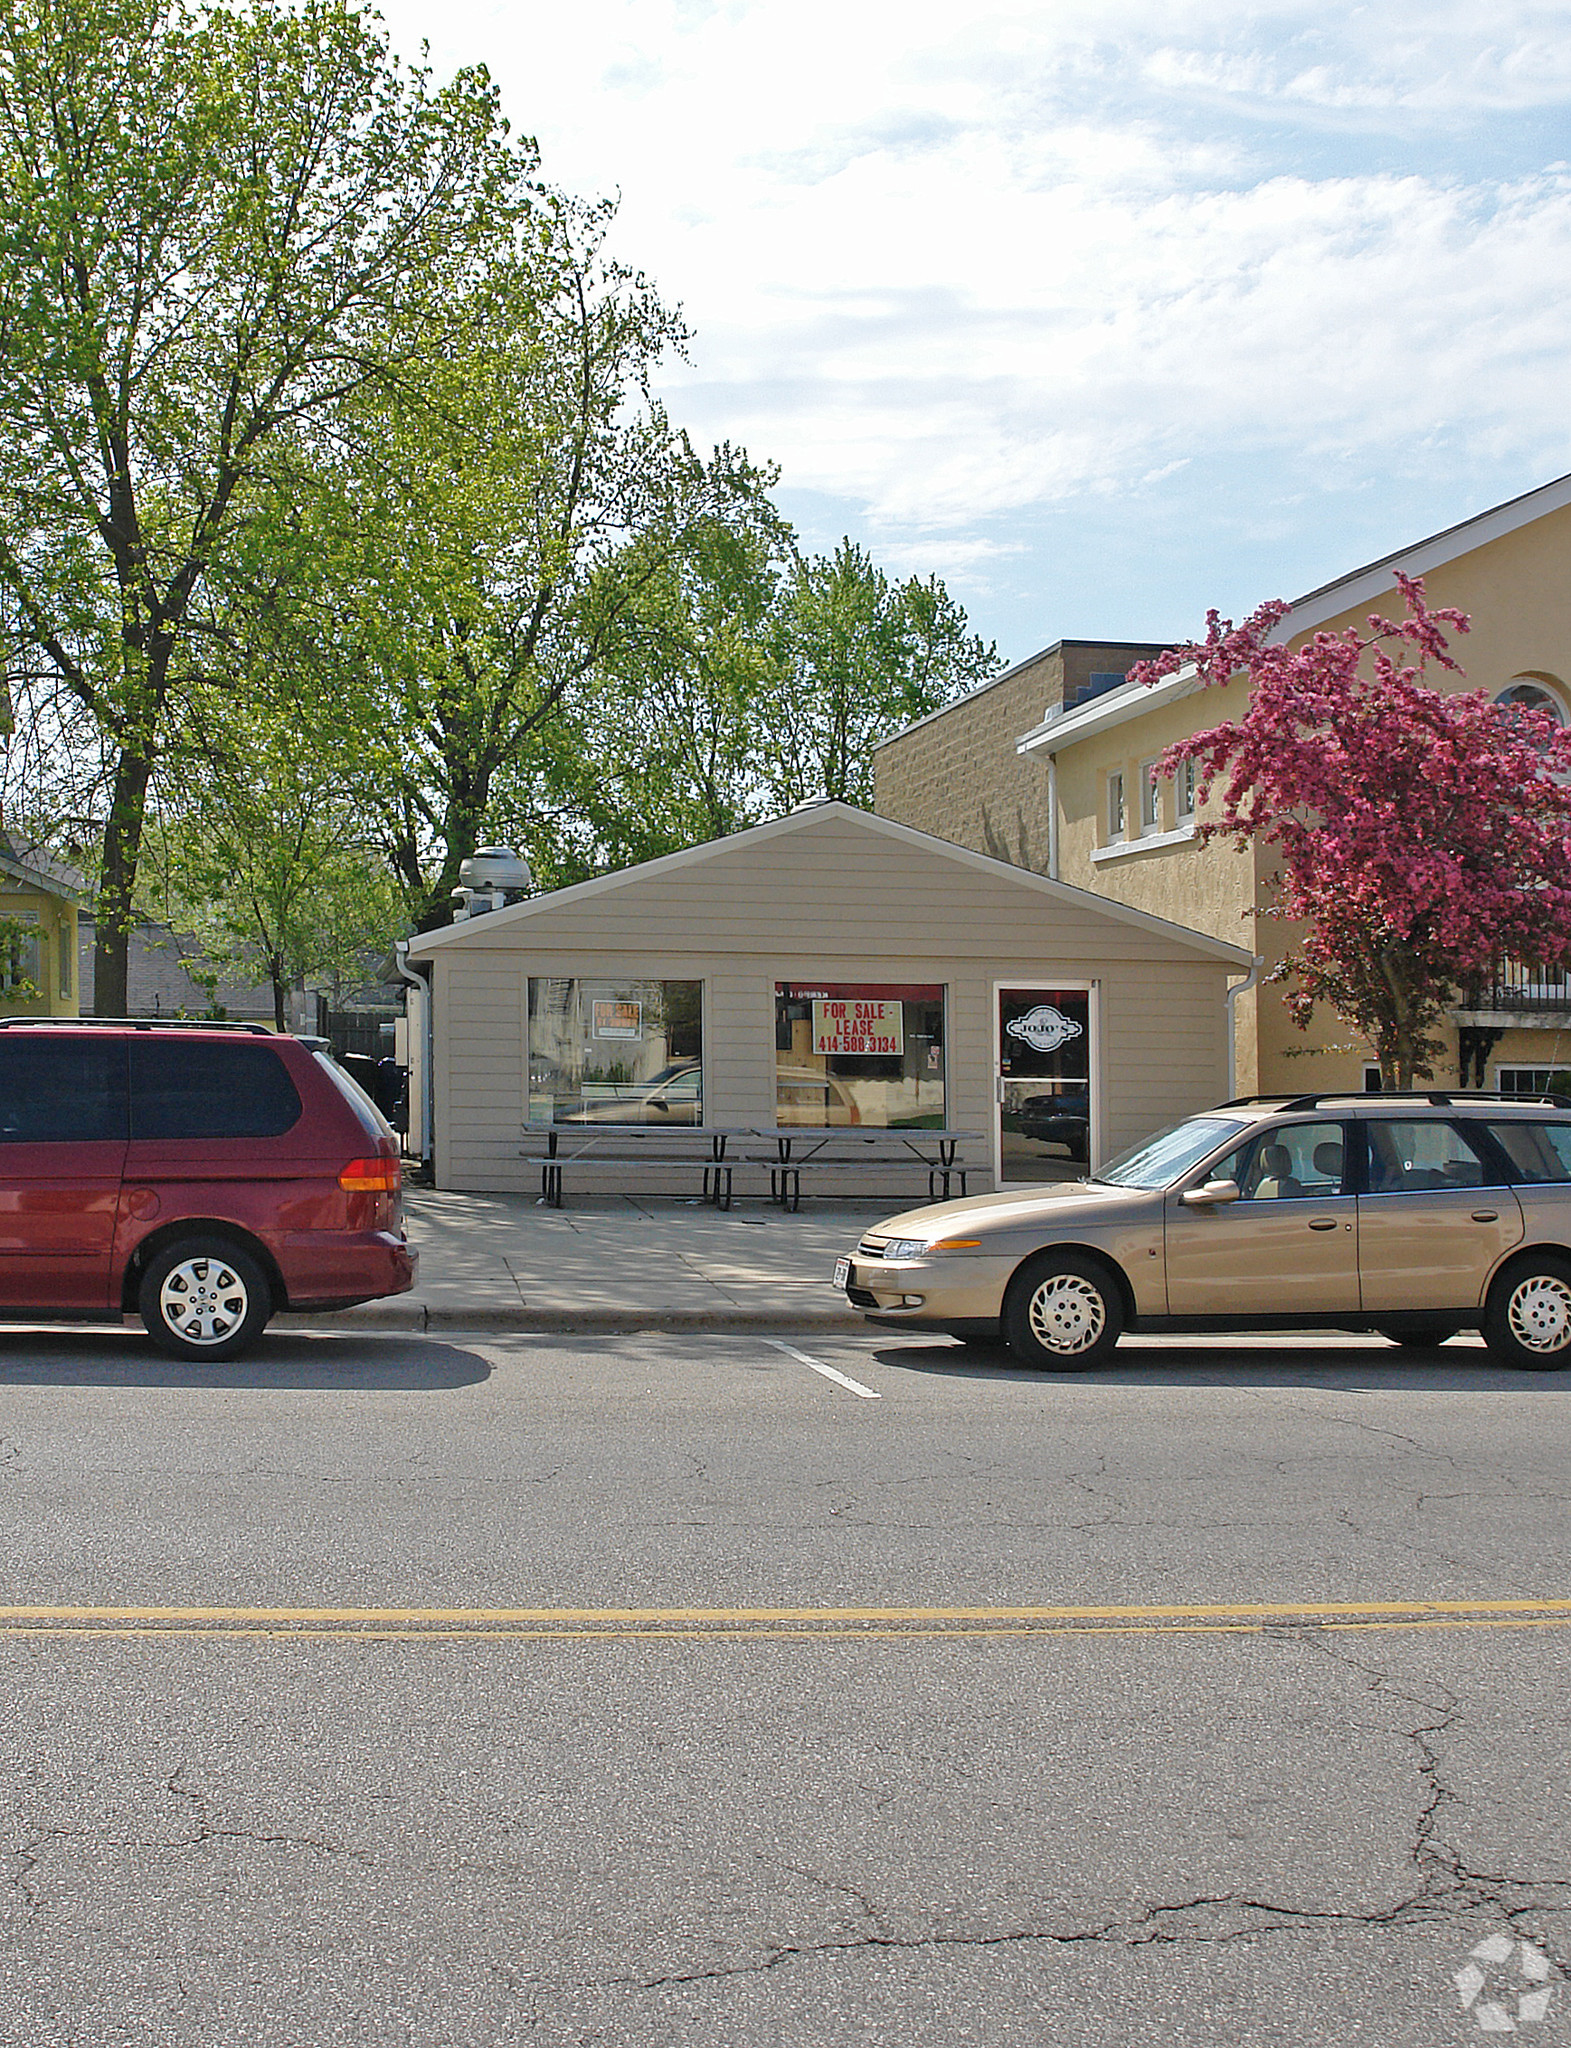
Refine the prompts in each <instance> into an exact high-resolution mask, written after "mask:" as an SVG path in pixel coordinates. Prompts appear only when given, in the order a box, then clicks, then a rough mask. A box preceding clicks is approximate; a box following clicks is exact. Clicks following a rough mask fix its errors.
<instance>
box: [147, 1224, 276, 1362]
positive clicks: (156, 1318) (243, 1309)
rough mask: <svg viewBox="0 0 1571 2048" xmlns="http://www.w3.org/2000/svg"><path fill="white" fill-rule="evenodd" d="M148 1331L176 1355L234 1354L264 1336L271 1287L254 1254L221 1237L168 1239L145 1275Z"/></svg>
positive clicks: (216, 1357)
mask: <svg viewBox="0 0 1571 2048" xmlns="http://www.w3.org/2000/svg"><path fill="white" fill-rule="evenodd" d="M138 1306H139V1308H140V1309H141V1312H142V1321H143V1322H144V1323H145V1324H146V1325H147V1330H148V1334H149V1335H150V1336H151V1337H152V1338H153V1339H154V1341H155V1342H156V1343H157V1344H158V1345H159V1346H160V1347H161V1348H162V1349H163V1350H165V1351H169V1352H172V1353H173V1354H174V1356H175V1357H177V1358H204V1359H218V1358H233V1357H234V1356H235V1354H236V1353H237V1352H239V1351H242V1350H244V1349H245V1348H246V1347H247V1345H249V1344H251V1343H252V1342H254V1340H255V1339H256V1338H257V1337H259V1336H260V1335H261V1333H262V1330H263V1329H264V1328H265V1326H266V1324H267V1320H268V1317H269V1316H270V1315H271V1314H272V1306H273V1303H272V1290H271V1289H270V1288H269V1286H268V1283H267V1277H266V1275H265V1274H264V1273H263V1272H262V1270H261V1268H260V1266H258V1264H257V1262H256V1261H255V1259H253V1258H252V1257H250V1255H249V1254H248V1253H246V1252H244V1251H242V1250H241V1249H240V1247H239V1246H238V1245H233V1244H227V1243H225V1242H223V1241H222V1240H219V1239H212V1238H208V1239H191V1238H187V1239H185V1240H184V1241H182V1242H178V1243H175V1244H172V1245H168V1246H166V1247H165V1249H164V1250H163V1251H162V1252H160V1253H159V1254H158V1255H157V1256H156V1257H155V1258H153V1259H152V1260H151V1261H150V1262H149V1264H148V1268H147V1271H146V1272H145V1273H144V1274H143V1276H142V1285H141V1289H140V1292H139V1298H138Z"/></svg>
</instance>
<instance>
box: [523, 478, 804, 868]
mask: <svg viewBox="0 0 1571 2048" xmlns="http://www.w3.org/2000/svg"><path fill="white" fill-rule="evenodd" d="M790 553H791V537H790V533H789V530H788V529H787V528H786V526H785V524H784V522H783V521H782V520H781V519H780V518H779V516H778V514H776V513H775V511H774V510H773V508H772V507H771V506H770V505H769V503H768V501H767V499H764V498H762V497H759V498H757V499H755V500H754V501H752V502H751V503H750V504H749V505H747V506H745V507H737V508H735V509H734V510H733V514H732V516H730V517H728V518H724V519H722V518H718V517H717V518H710V519H706V520H702V521H700V522H698V524H697V525H696V526H695V527H694V528H693V530H692V532H691V533H690V534H689V535H688V537H687V540H686V542H685V544H684V545H683V546H682V547H681V548H680V549H678V550H677V551H675V552H674V553H673V554H672V555H671V556H670V558H669V559H668V560H667V561H666V562H665V563H664V564H663V565H662V567H661V570H660V572H659V573H658V574H657V575H656V576H654V577H652V578H651V579H650V581H649V583H648V584H647V585H646V586H645V588H644V589H643V591H642V592H641V593H640V596H639V600H638V602H637V604H636V605H634V606H633V607H631V608H630V609H629V611H628V612H627V613H626V614H625V615H624V617H623V619H622V621H621V623H620V625H619V627H618V630H617V631H616V633H615V634H614V635H613V636H612V637H611V638H610V640H609V642H608V644H607V646H606V647H605V649H604V651H603V654H602V657H601V661H600V663H599V666H598V668H597V670H596V674H595V677H594V684H593V688H592V689H591V690H590V691H589V692H587V693H585V694H584V695H583V696H582V697H581V698H580V699H579V700H578V701H577V702H575V704H574V706H573V707H572V714H573V716H572V726H571V731H570V732H568V733H567V734H565V735H564V739H563V743H561V744H559V745H558V746H557V747H556V748H555V749H554V750H553V752H552V756H551V758H549V759H548V760H544V761H541V762H539V763H538V764H537V766H536V768H535V775H536V779H537V787H538V788H539V789H540V790H541V791H542V792H545V793H547V794H548V801H547V803H546V804H545V805H543V806H542V809H544V810H545V811H546V813H547V816H546V819H545V820H543V822H545V823H546V824H547V825H548V827H549V824H550V823H551V822H553V821H554V822H555V824H556V827H557V830H556V833H555V834H554V835H553V834H551V833H550V832H549V830H548V832H547V835H546V837H547V843H546V845H545V846H544V847H543V848H542V852H543V854H544V858H545V861H546V864H547V866H548V867H549V868H550V869H551V871H552V874H553V879H579V878H581V876H582V875H584V874H586V873H592V872H598V871H600V870H603V869H606V868H614V867H625V866H629V865H631V864H632V863H634V862H636V861H641V860H652V859H654V858H655V857H656V856H658V855H660V854H664V853H672V852H675V851H677V850H678V849H679V848H681V847H684V846H692V845H695V844H697V843H698V842H700V841H702V840H706V839H717V838H720V837H722V836H723V835H724V834H725V833H727V832H736V831H739V830H741V829H742V828H743V827H744V826H746V825H751V824H756V823H757V822H758V821H759V820H760V819H761V818H763V817H765V816H767V815H768V812H769V795H768V791H767V788H766V786H765V782H764V775H763V744H762V741H763V731H764V717H763V712H762V706H763V704H764V702H765V701H766V700H767V699H768V698H769V697H770V695H771V694H772V691H773V689H774V685H775V683H776V681H777V663H776V656H775V653H774V650H773V645H772V625H773V616H774V607H775V604H776V601H777V596H778V589H779V583H780V577H781V573H782V570H783V568H784V566H785V565H786V564H787V563H788V562H789V559H790ZM551 798H554V799H555V802H554V804H553V803H551V802H550V801H549V799H551Z"/></svg>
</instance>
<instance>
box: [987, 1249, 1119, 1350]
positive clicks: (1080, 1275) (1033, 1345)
mask: <svg viewBox="0 0 1571 2048" xmlns="http://www.w3.org/2000/svg"><path fill="white" fill-rule="evenodd" d="M1123 1326H1124V1316H1123V1304H1122V1301H1121V1299H1120V1297H1119V1292H1118V1288H1117V1285H1116V1283H1115V1282H1114V1280H1113V1279H1112V1277H1111V1275H1110V1274H1108V1273H1106V1272H1105V1271H1104V1270H1103V1269H1102V1268H1101V1267H1100V1266H1099V1265H1098V1264H1097V1263H1096V1262H1095V1261H1094V1260H1091V1259H1087V1258H1081V1257H1079V1256H1076V1255H1074V1254H1071V1253H1068V1252H1066V1253H1063V1254H1062V1255H1058V1256H1055V1255H1054V1254H1052V1253H1050V1252H1047V1253H1043V1254H1042V1255H1041V1257H1040V1258H1037V1259H1033V1260H1032V1261H1031V1262H1030V1263H1029V1264H1028V1265H1027V1266H1025V1267H1023V1268H1022V1269H1021V1271H1020V1273H1019V1274H1018V1275H1017V1276H1016V1278H1015V1281H1014V1284H1013V1285H1012V1286H1011V1288H1010V1291H1009V1298H1008V1300H1007V1302H1006V1304H1005V1308H1004V1332H1005V1335H1006V1336H1007V1337H1008V1339H1009V1346H1010V1349H1011V1350H1012V1351H1014V1352H1015V1353H1016V1355H1017V1356H1019V1357H1021V1358H1023V1359H1025V1360H1026V1361H1027V1362H1028V1363H1029V1364H1031V1365H1041V1366H1058V1367H1059V1368H1063V1367H1066V1366H1067V1367H1069V1368H1070V1369H1071V1370H1074V1371H1081V1372H1084V1371H1088V1370H1090V1369H1091V1368H1093V1367H1095V1366H1098V1365H1100V1364H1101V1363H1102V1362H1103V1360H1104V1359H1105V1358H1106V1357H1107V1356H1108V1355H1109V1353H1110V1352H1111V1351H1112V1349H1113V1347H1114V1345H1115V1344H1116V1343H1117V1342H1118V1339H1119V1335H1120V1333H1121V1332H1122V1330H1123Z"/></svg>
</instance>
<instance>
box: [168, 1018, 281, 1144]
mask: <svg viewBox="0 0 1571 2048" xmlns="http://www.w3.org/2000/svg"><path fill="white" fill-rule="evenodd" d="M300 1112H301V1103H300V1097H299V1094H298V1092H297V1091H296V1088H295V1084H294V1082H293V1081H292V1080H291V1079H290V1078H289V1071H288V1069H287V1068H286V1067H285V1065H284V1063H283V1061H282V1060H281V1059H280V1058H279V1057H278V1055H277V1053H275V1052H271V1051H269V1049H268V1048H267V1047H266V1046H265V1045H246V1044H244V1043H241V1044H238V1045H236V1044H225V1045H213V1044H207V1045H202V1044H193V1043H192V1042H191V1041H190V1040H186V1041H185V1042H184V1043H180V1042H178V1041H175V1040H170V1039H162V1040H150V1041H148V1042H147V1043H143V1044H138V1043H136V1042H135V1041H133V1043H132V1045H131V1136H132V1137H133V1138H143V1139H146V1138H276V1137H279V1136H281V1135H282V1133H283V1132H285V1131H287V1130H288V1129H289V1128H290V1126H291V1125H292V1124H295V1123H297V1122H298V1121H299V1119H300Z"/></svg>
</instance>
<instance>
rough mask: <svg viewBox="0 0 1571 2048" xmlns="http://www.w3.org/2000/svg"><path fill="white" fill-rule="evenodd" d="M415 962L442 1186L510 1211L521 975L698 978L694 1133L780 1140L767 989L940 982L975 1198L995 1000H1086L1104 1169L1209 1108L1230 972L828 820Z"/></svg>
mask: <svg viewBox="0 0 1571 2048" xmlns="http://www.w3.org/2000/svg"><path fill="white" fill-rule="evenodd" d="M416 943H417V947H418V943H419V942H418V941H417V942H416ZM431 959H432V964H433V968H434V987H435V1004H434V1017H435V1030H436V1041H437V1047H438V1053H437V1060H436V1091H435V1095H436V1115H437V1159H436V1165H437V1177H438V1180H439V1182H440V1183H441V1184H442V1185H443V1186H445V1187H451V1188H468V1189H475V1190H481V1189H514V1190H518V1191H521V1192H532V1191H534V1190H536V1189H537V1188H538V1186H539V1172H538V1169H537V1168H534V1167H526V1166H524V1165H523V1163H522V1159H521V1157H520V1155H521V1154H522V1153H524V1152H537V1151H539V1150H541V1149H542V1147H543V1142H544V1137H545V1132H544V1130H543V1128H542V1129H538V1130H534V1131H529V1130H526V1127H525V1117H526V1114H527V1100H526V1069H527V1046H526V1033H527V1014H528V1007H527V1006H528V983H529V979H530V977H531V976H564V977H565V976H571V975H587V976H593V975H614V976H616V977H617V978H619V979H628V980H632V979H650V980H659V979H665V980H693V981H701V982H702V983H703V985H704V1120H705V1122H706V1123H707V1124H711V1125H715V1124H724V1125H731V1126H738V1125H740V1126H744V1127H749V1128H760V1129H771V1128H772V1127H773V1125H774V1122H775V1043H774V992H775V984H776V983H777V982H812V981H817V980H825V981H840V982H858V981H861V982H929V983H931V982H938V983H942V984H944V986H945V987H946V990H947V1005H946V1029H945V1082H946V1107H945V1117H946V1121H947V1122H948V1124H949V1125H950V1127H951V1128H953V1129H957V1130H967V1131H974V1132H976V1133H978V1138H977V1141H976V1143H975V1144H973V1145H970V1146H968V1147H967V1148H966V1151H967V1158H968V1161H970V1162H971V1163H972V1164H973V1165H975V1166H976V1167H978V1169H979V1170H978V1171H977V1172H976V1174H975V1177H974V1179H973V1182H972V1185H973V1187H974V1188H975V1187H986V1186H989V1185H991V1162H992V1157H993V1133H994V1121H995V1118H994V1085H993V1084H994V1074H995V1065H994V1056H995V1055H994V1035H995V1029H996V1025H995V1014H994V1011H995V997H994V989H995V985H997V984H999V983H1003V984H1009V985H1019V986H1025V987H1032V986H1040V987H1044V988H1051V987H1053V986H1055V985H1056V984H1060V983H1064V982H1069V983H1073V982H1091V981H1096V982H1098V983H1099V984H1100V990H1101V995H1100V1012H1099V1015H1100V1030H1101V1060H1102V1074H1103V1090H1104V1095H1103V1122H1102V1135H1103V1147H1104V1151H1106V1152H1111V1151H1117V1150H1122V1149H1123V1147H1124V1146H1125V1145H1127V1144H1130V1143H1133V1142H1134V1141H1135V1139H1137V1138H1138V1137H1140V1136H1142V1135H1144V1134H1145V1133H1146V1132H1148V1131H1150V1130H1152V1129H1154V1128H1155V1127H1156V1126H1158V1125H1159V1124H1163V1123H1167V1122H1169V1121H1171V1120H1172V1118H1173V1117H1175V1116H1179V1115H1183V1114H1184V1113H1186V1112H1187V1111H1189V1110H1191V1109H1195V1108H1200V1107H1205V1106H1207V1105H1209V1104H1210V1103H1213V1102H1215V1101H1216V1100H1218V1099H1219V1097H1220V1096H1221V1094H1222V1093H1223V1092H1225V1088H1226V1079H1227V1077H1226V1073H1225V1071H1224V1064H1225V1058H1226V1021H1225V1010H1224V994H1225V990H1226V987H1227V985H1228V981H1229V979H1230V977H1236V976H1238V975H1239V974H1241V973H1242V971H1243V962H1241V960H1240V959H1239V957H1238V955H1237V954H1236V953H1233V954H1229V953H1224V952H1222V951H1220V950H1219V949H1215V948H1213V947H1211V946H1208V945H1207V943H1206V942H1205V941H1202V940H1200V939H1198V938H1197V937H1195V936H1194V935H1191V934H1187V933H1184V932H1182V931H1177V930H1173V929H1170V928H1152V927H1149V926H1147V925H1144V924H1142V923H1141V922H1139V921H1137V920H1134V919H1130V918H1128V917H1121V916H1119V915H1118V914H1117V913H1116V912H1113V913H1110V912H1109V911H1108V910H1107V909H1106V908H1105V907H1104V906H1103V905H1101V904H1099V903H1098V902H1096V901H1095V900H1094V899H1091V898H1087V897H1085V896H1083V895H1081V894H1080V893H1079V892H1076V891H1072V890H1063V889H1053V888H1050V887H1049V886H1047V885H1046V884H1044V883H1042V882H1041V881H1040V880H1039V879H1037V878H1034V877H1031V876H1028V875H1025V874H1023V873H1020V872H1018V871H1010V870H1008V869H1000V868H996V867H995V866H994V865H993V864H992V863H976V862H972V861H970V860H968V859H967V858H966V857H965V856H963V855H959V854H958V853H957V852H956V851H955V850H953V849H949V848H946V847H944V846H943V845H942V844H930V843H927V842H923V841H921V840H919V839H913V838H910V837H904V838H902V837H900V836H897V835H895V834H893V833H891V831H890V830H889V828H887V827H882V826H879V825H877V824H876V823H875V822H874V821H872V820H863V819H862V818H860V817H859V816H858V815H857V814H855V813H846V812H837V811H831V812H827V813H819V814H816V815H813V814H808V815H807V816H804V817H802V818H800V819H793V820H790V821H788V826H787V829H784V830H780V831H776V832H770V831H769V830H768V829H767V828H766V831H765V833H763V834H761V835H760V834H744V835H741V836H740V837H739V839H737V840H732V841H722V842H720V843H719V844H718V845H717V847H716V848H715V849H714V850H713V851H710V850H708V849H705V850H703V851H702V852H701V853H700V854H699V855H697V856H695V857H691V858H688V859H684V860H682V861H679V862H678V863H676V864H674V865H673V864H671V863H659V864H655V871H651V869H650V868H644V869H634V870H631V871H630V872H629V873H628V874H627V875H625V876H619V877H615V878H611V879H610V880H609V881H608V882H607V883H606V884H591V885H588V886H587V887H582V888H578V889H574V890H570V891H562V892H559V893H558V895H557V896H556V897H547V898H541V899H539V901H538V902H537V903H533V904H524V905H520V906H518V907H517V908H516V909H515V910H512V911H503V912H498V913H493V914H492V915H490V916H488V917H486V918H483V919H478V920H475V922H474V924H473V925H472V926H464V927H459V928H457V929H456V930H455V931H454V932H453V933H452V935H451V937H447V936H445V935H444V936H443V937H441V938H439V939H438V940H437V942H436V943H435V944H433V945H432V947H431ZM766 1149H767V1147H766V1145H765V1144H764V1142H763V1141H756V1142H753V1143H749V1142H747V1141H741V1142H735V1141H734V1142H733V1143H732V1145H731V1147H730V1151H731V1153H732V1154H733V1155H734V1156H738V1157H740V1156H744V1155H745V1154H746V1153H747V1152H749V1151H753V1152H760V1151H764V1150H766ZM697 1180H698V1175H697V1170H696V1169H691V1170H689V1169H683V1168H671V1167H666V1168H664V1169H659V1168H639V1167H638V1166H636V1165H628V1164H624V1163H616V1164H613V1165H610V1166H608V1167H606V1168H604V1169H601V1170H599V1171H597V1172H596V1173H595V1175H594V1176H593V1178H590V1177H588V1176H586V1174H585V1173H584V1171H583V1170H582V1169H580V1170H579V1171H578V1174H577V1176H576V1177H575V1179H574V1181H573V1184H572V1188H571V1189H570V1197H571V1193H572V1192H597V1191H617V1192H622V1193H628V1194H634V1195H636V1194H638V1193H640V1192H655V1191H664V1192H677V1191H680V1189H682V1188H683V1187H684V1186H685V1185H686V1183H687V1182H691V1183H692V1187H693V1191H694V1192H696V1188H697ZM766 1188H767V1173H766V1170H765V1169H764V1168H762V1167H759V1168H754V1169H751V1170H748V1171H746V1172H744V1173H739V1174H738V1178H737V1191H738V1193H741V1192H744V1191H746V1192H749V1193H759V1192H763V1191H765V1190H766ZM855 1192H856V1193H857V1194H858V1195H861V1196H865V1197H867V1198H868V1199H871V1200H885V1199H887V1200H888V1201H890V1202H891V1203H899V1204H902V1205H903V1203H904V1202H906V1201H908V1200H925V1199H926V1197H927V1187H926V1175H925V1172H924V1171H923V1170H922V1169H921V1168H919V1167H918V1166H917V1165H916V1163H915V1162H914V1161H913V1162H912V1166H911V1167H910V1168H909V1169H904V1168H902V1169H894V1170H892V1171H891V1173H890V1174H889V1175H888V1176H887V1177H878V1178H875V1177H874V1176H872V1175H867V1176H865V1177H864V1176H859V1177H858V1179H857V1181H856V1183H855Z"/></svg>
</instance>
